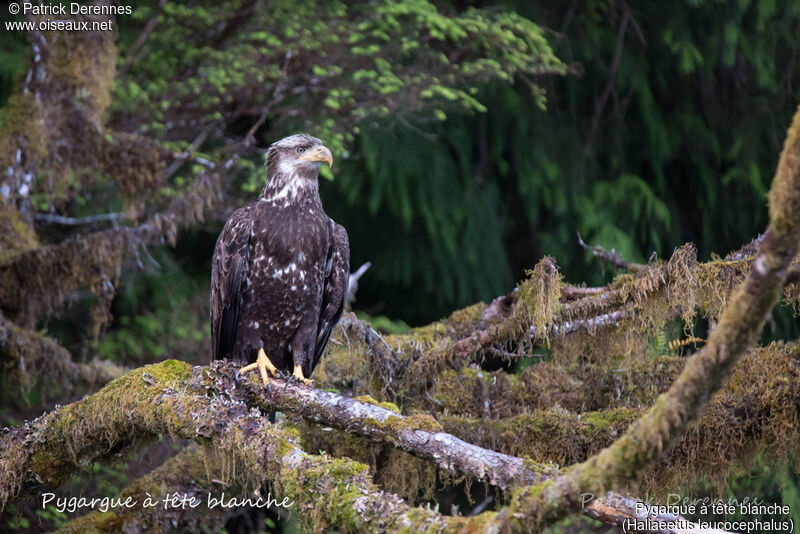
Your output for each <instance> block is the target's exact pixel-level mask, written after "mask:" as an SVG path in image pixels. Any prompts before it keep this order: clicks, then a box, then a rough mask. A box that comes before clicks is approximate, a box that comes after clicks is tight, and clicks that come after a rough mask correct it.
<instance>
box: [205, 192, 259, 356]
mask: <svg viewBox="0 0 800 534" xmlns="http://www.w3.org/2000/svg"><path fill="white" fill-rule="evenodd" d="M251 228H252V218H251V207H250V206H245V207H243V208H240V209H238V210H236V211H235V212H233V214H232V215H231V217H230V218H229V219H228V221H227V222H226V223H225V227H224V228H223V229H222V233H220V235H219V238H218V239H217V244H216V246H215V248H214V256H213V260H212V265H211V349H212V358H213V359H220V358H226V357H231V356H234V355H232V354H230V352H231V351H232V350H233V347H234V344H235V342H236V328H237V325H238V322H239V311H240V307H241V301H242V284H244V282H245V279H246V276H247V267H248V265H247V264H248V255H249V253H250V231H251Z"/></svg>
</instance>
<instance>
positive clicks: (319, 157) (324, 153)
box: [297, 145, 333, 168]
mask: <svg viewBox="0 0 800 534" xmlns="http://www.w3.org/2000/svg"><path fill="white" fill-rule="evenodd" d="M297 159H301V160H303V161H320V162H323V161H324V162H325V163H327V164H328V167H331V168H333V154H331V151H330V149H328V147H326V146H323V145H319V146H317V147H315V148H312V149H311V150H308V151H306V153H305V154H303V155H302V156H299V157H298V158H297Z"/></svg>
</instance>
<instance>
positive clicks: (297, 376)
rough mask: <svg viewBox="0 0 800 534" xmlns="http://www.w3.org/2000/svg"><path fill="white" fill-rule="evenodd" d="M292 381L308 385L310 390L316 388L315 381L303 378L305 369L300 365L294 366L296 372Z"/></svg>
mask: <svg viewBox="0 0 800 534" xmlns="http://www.w3.org/2000/svg"><path fill="white" fill-rule="evenodd" d="M291 379H294V380H297V381H298V382H302V383H303V384H305V385H307V386H308V387H310V388H313V387H314V381H313V380H311V379H310V378H306V377H304V376H303V368H302V367H301V366H299V365H295V366H294V372H293V373H292V376H291V378H290V380H291Z"/></svg>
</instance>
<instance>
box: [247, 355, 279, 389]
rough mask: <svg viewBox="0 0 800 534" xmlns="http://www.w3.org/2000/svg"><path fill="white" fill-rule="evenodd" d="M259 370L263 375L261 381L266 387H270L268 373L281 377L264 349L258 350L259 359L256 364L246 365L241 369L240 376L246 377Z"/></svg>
mask: <svg viewBox="0 0 800 534" xmlns="http://www.w3.org/2000/svg"><path fill="white" fill-rule="evenodd" d="M256 368H257V369H258V372H259V373H261V381H262V382H264V385H265V386H269V376H268V375H267V371H269V373H270V374H271V375H272V376H280V373H279V371H278V368H277V367H275V365H274V364H273V363H272V362H271V361H270V360H269V358H268V357H267V353H266V352H264V349H263V348H261V349H258V358H256V361H255V363H251V364H250V365H245V366H244V367H242V368H241V369H239V375H240V376H244V374H245V373H249V372H250V371H252V370H253V369H256Z"/></svg>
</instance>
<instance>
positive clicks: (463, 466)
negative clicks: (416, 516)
mask: <svg viewBox="0 0 800 534" xmlns="http://www.w3.org/2000/svg"><path fill="white" fill-rule="evenodd" d="M211 369H213V370H214V371H215V372H217V373H219V374H220V375H221V376H223V377H226V378H227V379H228V380H229V381H230V383H231V384H233V383H234V382H233V375H234V373H235V372H236V366H235V365H233V364H231V363H227V362H222V361H218V362H214V363H213V364H212V366H211ZM215 380H216V379H215ZM241 386H242V387H243V388H245V392H246V399H247V402H248V404H252V405H255V406H258V407H259V408H260V409H262V410H267V411H270V410H274V411H281V412H286V413H291V414H296V415H300V416H302V417H303V418H305V419H307V420H309V421H312V422H315V423H318V424H321V425H326V426H331V427H334V428H338V429H341V430H346V431H348V432H352V433H355V434H359V435H362V436H365V437H368V438H371V439H375V440H380V441H384V442H387V443H391V444H392V445H394V446H395V447H397V448H399V449H400V450H402V451H405V452H408V453H410V454H412V455H414V456H417V457H419V458H423V459H427V460H431V461H433V462H435V463H436V465H438V466H439V467H440V468H442V469H444V470H447V471H450V472H452V473H454V474H456V475H467V476H469V477H472V478H475V479H479V480H483V479H485V480H487V481H488V482H489V483H490V484H492V485H494V486H497V487H499V488H501V489H507V488H510V487H511V486H512V485H520V484H535V483H540V482H543V481H544V480H547V479H549V478H551V477H552V476H553V475H554V474H555V473H556V469H555V468H554V467H553V466H549V465H546V464H543V465H538V466H533V465H527V464H526V462H525V461H524V460H523V459H522V458H517V457H514V456H508V455H505V454H499V453H497V452H495V451H492V450H488V449H483V448H481V447H477V446H475V445H472V444H470V443H467V442H465V441H462V440H460V439H458V438H457V437H455V436H452V435H450V434H447V433H446V432H443V431H442V427H441V425H440V424H439V423H438V422H437V421H436V420H435V419H433V418H432V417H431V416H429V415H422V414H420V415H413V416H403V415H401V414H400V411H399V409H398V408H397V407H396V406H393V405H391V404H389V403H384V404H382V405H381V404H378V403H377V401H375V400H373V399H371V398H369V397H359V398H357V399H350V398H347V397H343V396H341V395H337V394H335V393H330V392H326V391H322V390H319V389H312V388H307V387H303V386H298V385H295V384H286V385H284V384H283V383H276V385H275V386H274V387H272V388H271V389H272V392H271V393H270V392H268V391H266V390H265V389H264V387H263V385H261V383H260V382H259V381H258V379H257V378H256V377H255V376H253V377H252V380H250V381H247V382H242V383H241Z"/></svg>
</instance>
